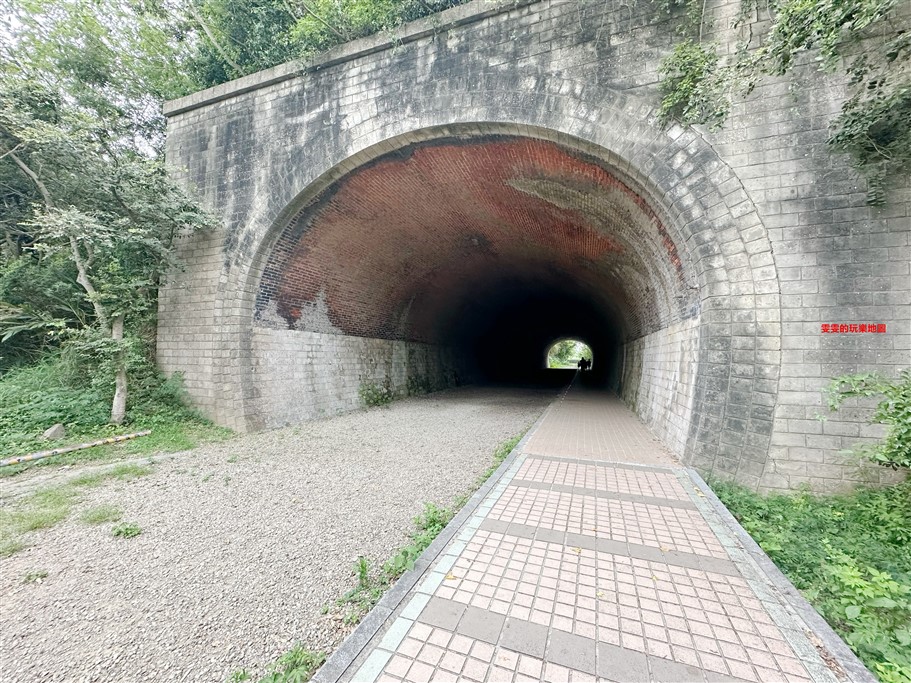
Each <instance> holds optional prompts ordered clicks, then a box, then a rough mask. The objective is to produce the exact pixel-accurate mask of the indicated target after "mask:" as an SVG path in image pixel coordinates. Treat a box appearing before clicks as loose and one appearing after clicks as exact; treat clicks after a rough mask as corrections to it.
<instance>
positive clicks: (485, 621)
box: [451, 607, 506, 644]
mask: <svg viewBox="0 0 911 683" xmlns="http://www.w3.org/2000/svg"><path fill="white" fill-rule="evenodd" d="M505 621H506V617H504V616H503V615H502V614H497V613H496V612H488V611H487V610H484V609H480V608H478V607H468V608H466V609H465V614H464V615H463V616H462V620H461V621H460V622H459V624H458V628H457V629H456V628H454V629H451V630H457V631H458V632H459V633H461V634H462V635H463V636H468V637H469V638H474V639H475V640H483V641H484V642H485V643H491V644H496V642H497V640H499V639H500V633H501V632H502V631H503V622H505Z"/></svg>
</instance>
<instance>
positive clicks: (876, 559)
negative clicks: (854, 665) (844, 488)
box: [712, 481, 911, 683]
mask: <svg viewBox="0 0 911 683" xmlns="http://www.w3.org/2000/svg"><path fill="white" fill-rule="evenodd" d="M712 487H713V489H714V490H715V492H716V493H717V494H718V497H719V498H720V499H721V500H722V502H724V504H725V505H726V506H727V507H728V508H729V509H730V510H731V512H732V513H733V514H734V516H735V517H736V518H737V519H738V521H740V523H741V524H742V525H743V527H744V528H745V529H746V530H747V531H748V532H749V533H750V535H752V536H753V538H755V539H756V541H757V542H758V543H759V545H760V546H761V547H762V549H763V550H765V552H766V553H768V554H769V556H770V557H771V558H772V559H773V560H774V561H775V564H776V565H778V567H779V568H780V569H781V570H782V571H783V572H784V573H785V574H786V575H787V577H788V578H789V579H790V580H791V582H792V583H794V585H795V586H797V588H799V589H800V590H801V591H802V592H803V594H804V595H805V596H806V597H807V599H808V600H809V601H810V602H811V603H812V604H813V605H814V606H815V607H816V609H817V610H818V611H819V612H820V613H821V614H822V615H823V616H824V617H825V618H826V620H827V621H828V622H829V623H830V624H831V625H832V627H833V628H834V629H835V630H836V631H838V633H839V634H840V635H841V636H842V637H843V638H844V639H845V641H846V642H847V643H848V644H849V645H850V646H851V648H852V649H853V650H854V651H855V652H856V653H857V655H858V656H859V657H860V658H861V659H862V660H863V661H864V663H865V664H866V665H867V666H868V667H869V668H870V669H871V670H873V671H874V672H875V673H876V674H877V676H878V677H879V679H880V680H881V681H884V683H908V681H911V481H906V482H904V483H903V484H899V485H897V486H893V487H891V488H886V489H864V490H858V491H856V492H854V493H852V494H850V495H844V496H829V497H815V496H812V495H809V494H807V493H803V494H799V495H796V496H782V495H772V496H768V497H763V496H759V495H757V494H755V493H752V492H750V491H748V490H747V489H744V488H741V487H739V486H736V485H734V484H727V483H720V482H713V484H712Z"/></svg>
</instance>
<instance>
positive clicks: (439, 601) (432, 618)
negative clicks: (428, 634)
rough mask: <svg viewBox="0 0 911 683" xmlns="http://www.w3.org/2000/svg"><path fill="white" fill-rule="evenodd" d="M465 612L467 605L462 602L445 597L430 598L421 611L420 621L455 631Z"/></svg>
mask: <svg viewBox="0 0 911 683" xmlns="http://www.w3.org/2000/svg"><path fill="white" fill-rule="evenodd" d="M464 612H465V605H463V604H461V603H458V602H454V601H453V600H444V599H443V598H430V602H428V603H427V606H426V607H425V608H424V609H423V610H422V611H421V616H419V617H418V621H420V622H422V623H424V624H429V625H430V626H438V627H440V628H445V629H446V630H447V631H455V628H456V625H457V624H458V623H459V619H461V618H462V614H463V613H464Z"/></svg>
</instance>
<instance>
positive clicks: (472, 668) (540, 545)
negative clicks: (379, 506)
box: [317, 389, 874, 683]
mask: <svg viewBox="0 0 911 683" xmlns="http://www.w3.org/2000/svg"><path fill="white" fill-rule="evenodd" d="M517 451H518V453H516V454H515V455H514V456H511V458H510V460H509V461H507V463H505V464H504V468H503V472H502V473H501V476H500V477H499V479H498V480H496V481H495V482H492V484H491V486H489V487H488V490H486V491H484V490H482V492H480V493H481V495H480V496H478V497H477V499H476V500H474V501H473V502H475V503H476V505H475V507H474V509H469V510H466V511H464V514H462V515H460V516H459V518H457V519H456V520H455V521H454V524H453V525H451V527H450V529H449V531H450V532H451V533H449V534H448V535H447V536H448V537H447V538H444V539H438V541H439V543H437V544H435V545H436V546H438V547H436V548H434V547H431V548H430V549H429V550H430V553H429V555H430V556H431V559H429V560H427V561H426V566H418V567H417V568H416V570H417V571H416V572H414V573H413V574H412V576H411V577H410V580H409V579H408V578H407V577H403V581H404V584H405V585H402V586H396V588H395V589H393V591H392V592H393V593H395V594H393V595H387V596H386V598H384V600H383V602H381V603H380V605H379V606H378V607H377V608H376V609H375V610H374V611H373V612H372V613H371V614H370V615H369V616H368V618H367V619H366V620H365V622H364V623H363V624H362V625H361V627H359V629H358V630H357V631H356V632H355V633H354V634H353V635H352V637H351V638H350V639H349V641H347V642H346V644H345V645H343V646H342V648H341V649H340V650H339V652H338V653H336V654H335V655H334V656H333V657H332V658H331V659H330V660H329V662H328V663H327V664H326V665H325V666H324V667H323V669H322V670H321V671H320V672H319V673H318V676H317V679H318V680H323V681H336V680H343V681H363V682H365V683H367V682H371V683H372V682H373V681H417V682H421V681H477V682H480V681H539V680H545V681H553V682H557V681H573V682H576V681H595V680H598V681H618V682H620V681H622V682H625V681H659V682H667V683H673V682H677V681H703V682H706V683H708V682H712V681H762V682H767V681H787V682H788V683H804V682H810V681H814V682H820V681H827V682H833V681H836V680H874V679H872V678H870V674H869V672H867V671H866V670H865V669H863V667H862V665H860V664H859V662H858V661H857V660H856V659H855V658H854V657H853V655H851V654H850V652H849V651H847V648H846V646H845V645H844V644H843V643H842V642H841V641H840V640H838V638H837V636H835V635H834V634H833V633H832V632H831V630H829V629H828V627H827V626H825V624H824V622H822V621H821V620H820V619H819V617H818V616H817V615H815V612H812V608H809V606H808V605H807V604H806V603H805V602H803V601H802V599H801V598H799V596H796V591H794V590H793V587H791V586H790V584H788V583H787V582H786V581H783V577H782V576H781V575H780V574H779V573H778V572H777V571H776V570H775V569H774V567H770V566H768V565H769V564H770V563H769V562H768V559H767V558H765V556H764V555H762V554H761V551H758V548H757V547H755V545H752V544H751V543H750V542H749V540H748V539H747V538H745V537H743V532H742V529H739V527H737V525H736V523H735V522H733V518H730V516H729V515H728V514H727V513H726V511H724V509H723V507H722V508H719V506H720V503H718V502H717V499H715V498H714V496H713V495H712V494H711V492H710V491H709V490H708V489H707V488H705V486H704V483H703V482H702V481H701V479H699V477H698V475H697V474H695V473H694V472H692V471H689V470H687V469H685V468H683V467H681V466H680V465H679V464H678V463H677V462H676V460H675V459H674V457H673V456H672V455H670V454H669V453H668V452H667V451H665V450H664V449H663V448H662V447H661V446H660V445H659V444H658V442H657V441H656V440H655V438H654V437H653V436H652V435H651V434H650V433H649V432H648V430H647V429H646V428H645V427H644V425H643V424H642V423H641V422H640V421H639V420H638V418H636V416H635V415H633V414H632V413H631V412H630V411H629V410H628V409H627V408H626V407H624V406H623V405H622V404H621V403H620V402H619V401H618V400H617V399H616V398H612V397H609V396H606V395H604V394H602V393H596V392H591V391H585V390H583V389H574V390H571V391H570V392H569V393H568V394H566V395H564V396H563V397H562V398H561V399H560V400H559V401H557V402H556V403H554V404H553V405H552V406H551V407H550V408H549V409H548V412H547V413H546V414H545V416H544V418H543V419H542V420H541V421H540V422H539V424H538V425H537V426H536V428H535V429H534V430H533V432H532V433H531V434H530V435H529V437H527V438H526V440H525V441H524V442H523V443H521V444H520V446H519V448H517ZM495 476H496V475H495ZM738 533H739V534H740V535H739V536H738ZM434 553H436V554H434ZM400 583H402V581H400Z"/></svg>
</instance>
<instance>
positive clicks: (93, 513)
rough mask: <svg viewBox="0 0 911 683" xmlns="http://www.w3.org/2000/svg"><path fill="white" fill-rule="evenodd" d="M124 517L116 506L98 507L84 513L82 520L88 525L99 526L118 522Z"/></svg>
mask: <svg viewBox="0 0 911 683" xmlns="http://www.w3.org/2000/svg"><path fill="white" fill-rule="evenodd" d="M121 517H123V512H121V510H120V508H118V507H117V506H116V505H98V506H97V507H93V508H89V509H88V510H86V511H85V512H83V513H82V515H81V519H82V521H83V522H85V523H86V524H91V525H93V526H94V525H97V524H106V523H107V522H117V521H119V520H120V518H121Z"/></svg>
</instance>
